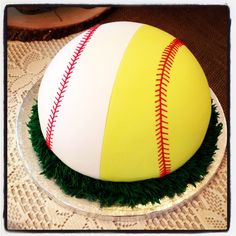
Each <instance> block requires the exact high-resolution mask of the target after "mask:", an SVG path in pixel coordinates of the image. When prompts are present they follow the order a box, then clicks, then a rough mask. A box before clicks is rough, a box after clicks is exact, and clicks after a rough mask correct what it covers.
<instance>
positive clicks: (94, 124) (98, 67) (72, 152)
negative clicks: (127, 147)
mask: <svg viewBox="0 0 236 236" xmlns="http://www.w3.org/2000/svg"><path fill="white" fill-rule="evenodd" d="M140 26H141V24H139V23H130V24H127V22H116V23H108V24H104V25H101V26H100V27H98V28H97V30H96V31H95V32H94V34H93V36H92V37H91V39H90V40H89V42H88V43H87V44H86V47H85V49H84V50H83V52H82V54H81V56H80V58H79V59H78V61H77V64H76V65H75V68H74V70H73V73H72V75H71V78H70V81H69V83H68V88H67V89H66V92H65V96H64V97H63V101H62V103H61V107H60V108H59V112H58V117H57V118H56V122H55V128H54V130H55V131H54V135H53V147H52V150H53V152H54V153H55V154H56V155H57V156H58V157H59V158H60V159H61V160H62V161H63V162H64V163H65V164H66V165H68V166H69V167H71V168H72V169H74V170H76V171H78V172H80V173H82V174H85V175H88V176H91V177H94V178H100V159H101V150H102V144H103V135H104V130H105V125H106V117H107V113H108V109H109V102H110V97H111V93H112V88H113V84H114V81H115V78H116V73H117V70H118V68H119V65H120V62H121V60H122V57H123V55H124V52H125V50H126V48H127V46H128V44H129V42H130V40H131V38H132V37H133V35H134V33H135V32H136V31H137V29H138V28H139V27H140ZM82 37H83V34H82V35H80V36H78V37H77V38H75V39H74V40H72V41H71V42H70V43H69V44H68V45H66V46H65V47H64V48H63V49H62V50H61V51H60V52H59V53H58V54H57V56H56V57H55V58H54V59H53V61H52V62H51V64H50V66H49V67H48V69H47V71H46V73H45V76H44V78H43V81H42V83H41V86H40V91H39V97H38V100H39V101H38V106H39V116H40V123H41V128H42V131H43V134H44V136H45V130H46V127H47V121H48V118H49V115H50V110H51V108H52V105H53V101H54V97H55V96H56V92H57V90H58V87H59V83H60V81H61V78H62V75H63V73H64V71H65V70H66V66H67V64H68V62H69V61H70V58H71V56H72V54H73V51H74V50H75V48H76V46H77V44H78V43H79V42H80V40H81V38H82Z"/></svg>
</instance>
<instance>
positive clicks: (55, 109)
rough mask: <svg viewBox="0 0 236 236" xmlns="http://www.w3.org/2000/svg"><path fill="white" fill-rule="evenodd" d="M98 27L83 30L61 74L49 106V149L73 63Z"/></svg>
mask: <svg viewBox="0 0 236 236" xmlns="http://www.w3.org/2000/svg"><path fill="white" fill-rule="evenodd" d="M98 27H99V25H96V26H93V27H91V28H90V29H88V30H87V32H85V34H84V35H83V38H82V39H81V41H80V42H79V43H78V45H77V47H76V49H75V51H74V52H73V55H72V57H71V58H70V61H69V63H68V65H67V69H66V70H65V72H64V74H63V76H62V79H61V82H60V85H59V87H58V90H57V94H56V96H55V100H54V101H53V106H52V108H51V113H50V115H49V118H48V123H47V128H46V144H47V146H48V148H49V149H52V145H53V135H54V130H55V129H54V128H55V123H56V118H57V117H58V112H59V108H60V106H61V103H62V100H63V97H64V96H65V92H66V88H67V86H68V83H69V79H70V78H71V74H72V73H73V70H74V68H75V64H76V63H77V62H78V60H79V58H80V55H81V53H82V52H83V50H84V49H85V47H86V45H87V43H88V42H89V40H90V38H91V37H92V35H93V33H94V32H95V30H96V29H97V28H98Z"/></svg>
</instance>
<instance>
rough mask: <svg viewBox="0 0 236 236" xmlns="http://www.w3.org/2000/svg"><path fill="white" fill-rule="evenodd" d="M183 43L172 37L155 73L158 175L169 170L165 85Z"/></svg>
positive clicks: (165, 173) (168, 80)
mask: <svg viewBox="0 0 236 236" xmlns="http://www.w3.org/2000/svg"><path fill="white" fill-rule="evenodd" d="M182 45H183V43H182V42H181V41H179V40H178V39H174V40H173V41H172V42H171V43H170V44H169V45H168V46H167V47H166V48H165V49H164V51H163V53H162V56H161V60H160V63H159V65H158V68H157V71H158V73H157V74H156V76H157V78H156V84H155V87H156V90H155V97H156V100H155V104H156V106H155V117H156V119H155V122H156V124H155V126H156V129H155V136H156V144H157V157H158V164H159V169H160V176H161V177H162V176H165V175H167V174H169V173H170V171H171V163H170V152H169V151H170V148H169V146H170V144H169V139H168V127H167V126H168V110H167V108H168V107H167V87H168V84H169V82H170V79H171V76H170V71H171V68H172V64H173V62H174V59H175V55H176V53H177V52H178V49H179V47H181V46H182Z"/></svg>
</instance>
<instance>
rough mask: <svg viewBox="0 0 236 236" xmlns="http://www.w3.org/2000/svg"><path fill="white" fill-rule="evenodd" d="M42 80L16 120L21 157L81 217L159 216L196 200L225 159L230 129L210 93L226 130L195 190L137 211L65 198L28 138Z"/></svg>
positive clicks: (45, 187)
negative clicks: (28, 124)
mask: <svg viewBox="0 0 236 236" xmlns="http://www.w3.org/2000/svg"><path fill="white" fill-rule="evenodd" d="M39 85H40V81H38V82H37V83H36V84H35V85H34V86H33V87H32V89H31V90H30V91H29V92H28V94H27V96H26V97H25V99H24V101H23V103H22V106H21V109H20V112H19V115H18V120H17V145H18V150H19V153H20V157H21V159H22V161H23V163H24V166H25V168H26V170H27V171H28V173H29V174H30V176H31V177H32V178H33V180H34V181H35V184H36V185H37V186H38V187H39V188H41V189H42V190H43V191H45V192H46V193H47V194H48V196H49V197H51V198H52V199H54V200H55V201H56V202H57V203H58V204H60V205H62V206H64V207H66V208H68V209H70V210H73V211H74V212H77V213H79V214H83V215H87V216H92V217H96V218H100V219H107V220H112V219H115V218H117V217H119V218H121V219H124V220H126V219H127V218H128V219H129V220H130V219H134V220H137V219H140V218H143V219H144V218H146V217H147V216H149V217H150V216H156V215H157V214H159V213H161V212H163V211H167V210H171V209H173V208H174V207H176V206H177V205H179V204H183V203H184V202H185V201H187V200H189V199H191V198H193V197H194V196H195V195H196V194H198V193H199V192H200V191H201V190H202V189H203V188H204V187H205V186H206V185H207V184H208V182H209V181H210V179H211V178H212V177H213V176H214V175H215V173H216V172H217V170H218V168H219V166H220V163H221V161H222V159H223V157H224V153H225V149H226V143H227V127H226V120H225V116H224V112H223V109H222V107H221V105H220V103H219V101H218V99H217V97H216V95H215V94H214V92H213V91H212V90H211V97H212V99H213V102H214V104H216V107H217V111H218V112H219V122H221V123H222V124H223V130H222V133H221V134H220V136H219V138H218V142H217V146H218V150H217V151H216V153H215V155H214V161H213V163H212V164H211V165H210V166H209V168H208V174H207V175H206V176H205V177H204V179H203V180H202V181H201V182H199V183H197V184H196V187H194V186H192V185H190V184H189V185H188V186H187V189H186V191H185V192H184V193H183V194H181V195H179V196H178V195H175V197H173V198H169V197H164V198H162V199H161V202H160V204H159V203H155V204H152V203H148V204H146V205H141V204H138V205H136V206H135V207H134V208H131V207H127V206H112V207H100V205H99V203H98V202H91V201H88V200H86V199H81V198H76V197H71V196H69V195H66V194H65V193H64V192H63V191H62V190H61V189H60V188H59V186H58V185H57V184H56V183H55V181H54V180H50V179H47V178H46V177H45V176H44V175H42V174H40V173H41V172H42V169H41V167H40V165H39V161H38V158H37V156H36V154H35V152H34V150H33V148H32V144H31V141H30V139H29V132H28V128H27V125H26V124H27V123H28V122H29V117H30V114H31V108H32V106H33V104H35V103H36V101H35V100H36V99H37V96H38V89H39Z"/></svg>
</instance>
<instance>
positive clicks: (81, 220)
mask: <svg viewBox="0 0 236 236" xmlns="http://www.w3.org/2000/svg"><path fill="white" fill-rule="evenodd" d="M74 37H75V35H71V36H70V37H67V38H62V39H60V40H51V41H48V42H31V43H22V42H18V41H16V42H8V60H7V64H8V121H7V123H8V127H7V128H8V157H7V185H8V189H7V196H8V197H7V203H8V204H7V207H8V208H7V225H8V229H14V230H40V229H45V230H46V229H48V230H49V229H50V230H60V229H65V230H66V229H67V230H76V229H78V230H81V229H82V230H103V229H104V230H105V229H108V230H119V229H120V230H132V229H135V230H167V229H168V230H172V229H180V230H186V229H192V230H201V229H205V230H207V229H210V230H211V229H226V227H227V173H226V168H227V158H226V156H225V158H224V159H223V162H222V163H221V166H220V169H219V171H218V172H217V174H216V176H215V177H214V178H213V179H212V180H211V182H210V184H209V185H208V186H207V187H206V188H205V189H204V190H203V191H202V192H201V193H200V194H199V195H197V196H196V197H195V198H194V199H192V200H191V201H188V202H186V203H184V204H183V205H182V206H178V207H176V208H175V209H173V210H172V211H168V212H163V213H161V214H159V215H157V216H151V215H149V216H146V218H145V219H143V220H137V219H136V218H135V217H134V218H132V219H130V220H127V219H126V220H122V218H116V219H113V220H110V221H109V220H102V219H98V218H93V217H88V216H84V215H80V214H77V213H74V212H72V211H70V210H68V209H66V208H64V207H62V206H60V205H58V204H57V203H56V202H55V201H54V200H52V199H50V198H49V197H48V196H47V194H46V193H44V192H43V191H42V190H41V189H39V188H37V187H36V185H35V184H34V182H33V180H32V179H31V177H30V176H29V174H28V173H27V172H26V171H25V168H24V166H23V163H22V161H21V159H20V156H19V153H18V150H17V146H16V120H17V114H18V111H19V108H20V106H21V104H22V101H23V98H24V97H25V96H26V94H27V92H28V91H29V90H30V89H31V88H32V86H33V85H34V84H35V83H36V81H38V80H39V79H41V78H42V76H43V73H44V71H45V69H46V67H47V65H48V63H49V62H50V61H51V59H52V58H53V57H54V56H55V54H56V52H57V51H58V50H59V49H60V48H61V47H63V45H65V44H66V43H67V42H69V41H70V40H71V39H72V38H74ZM226 155H227V154H226Z"/></svg>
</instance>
